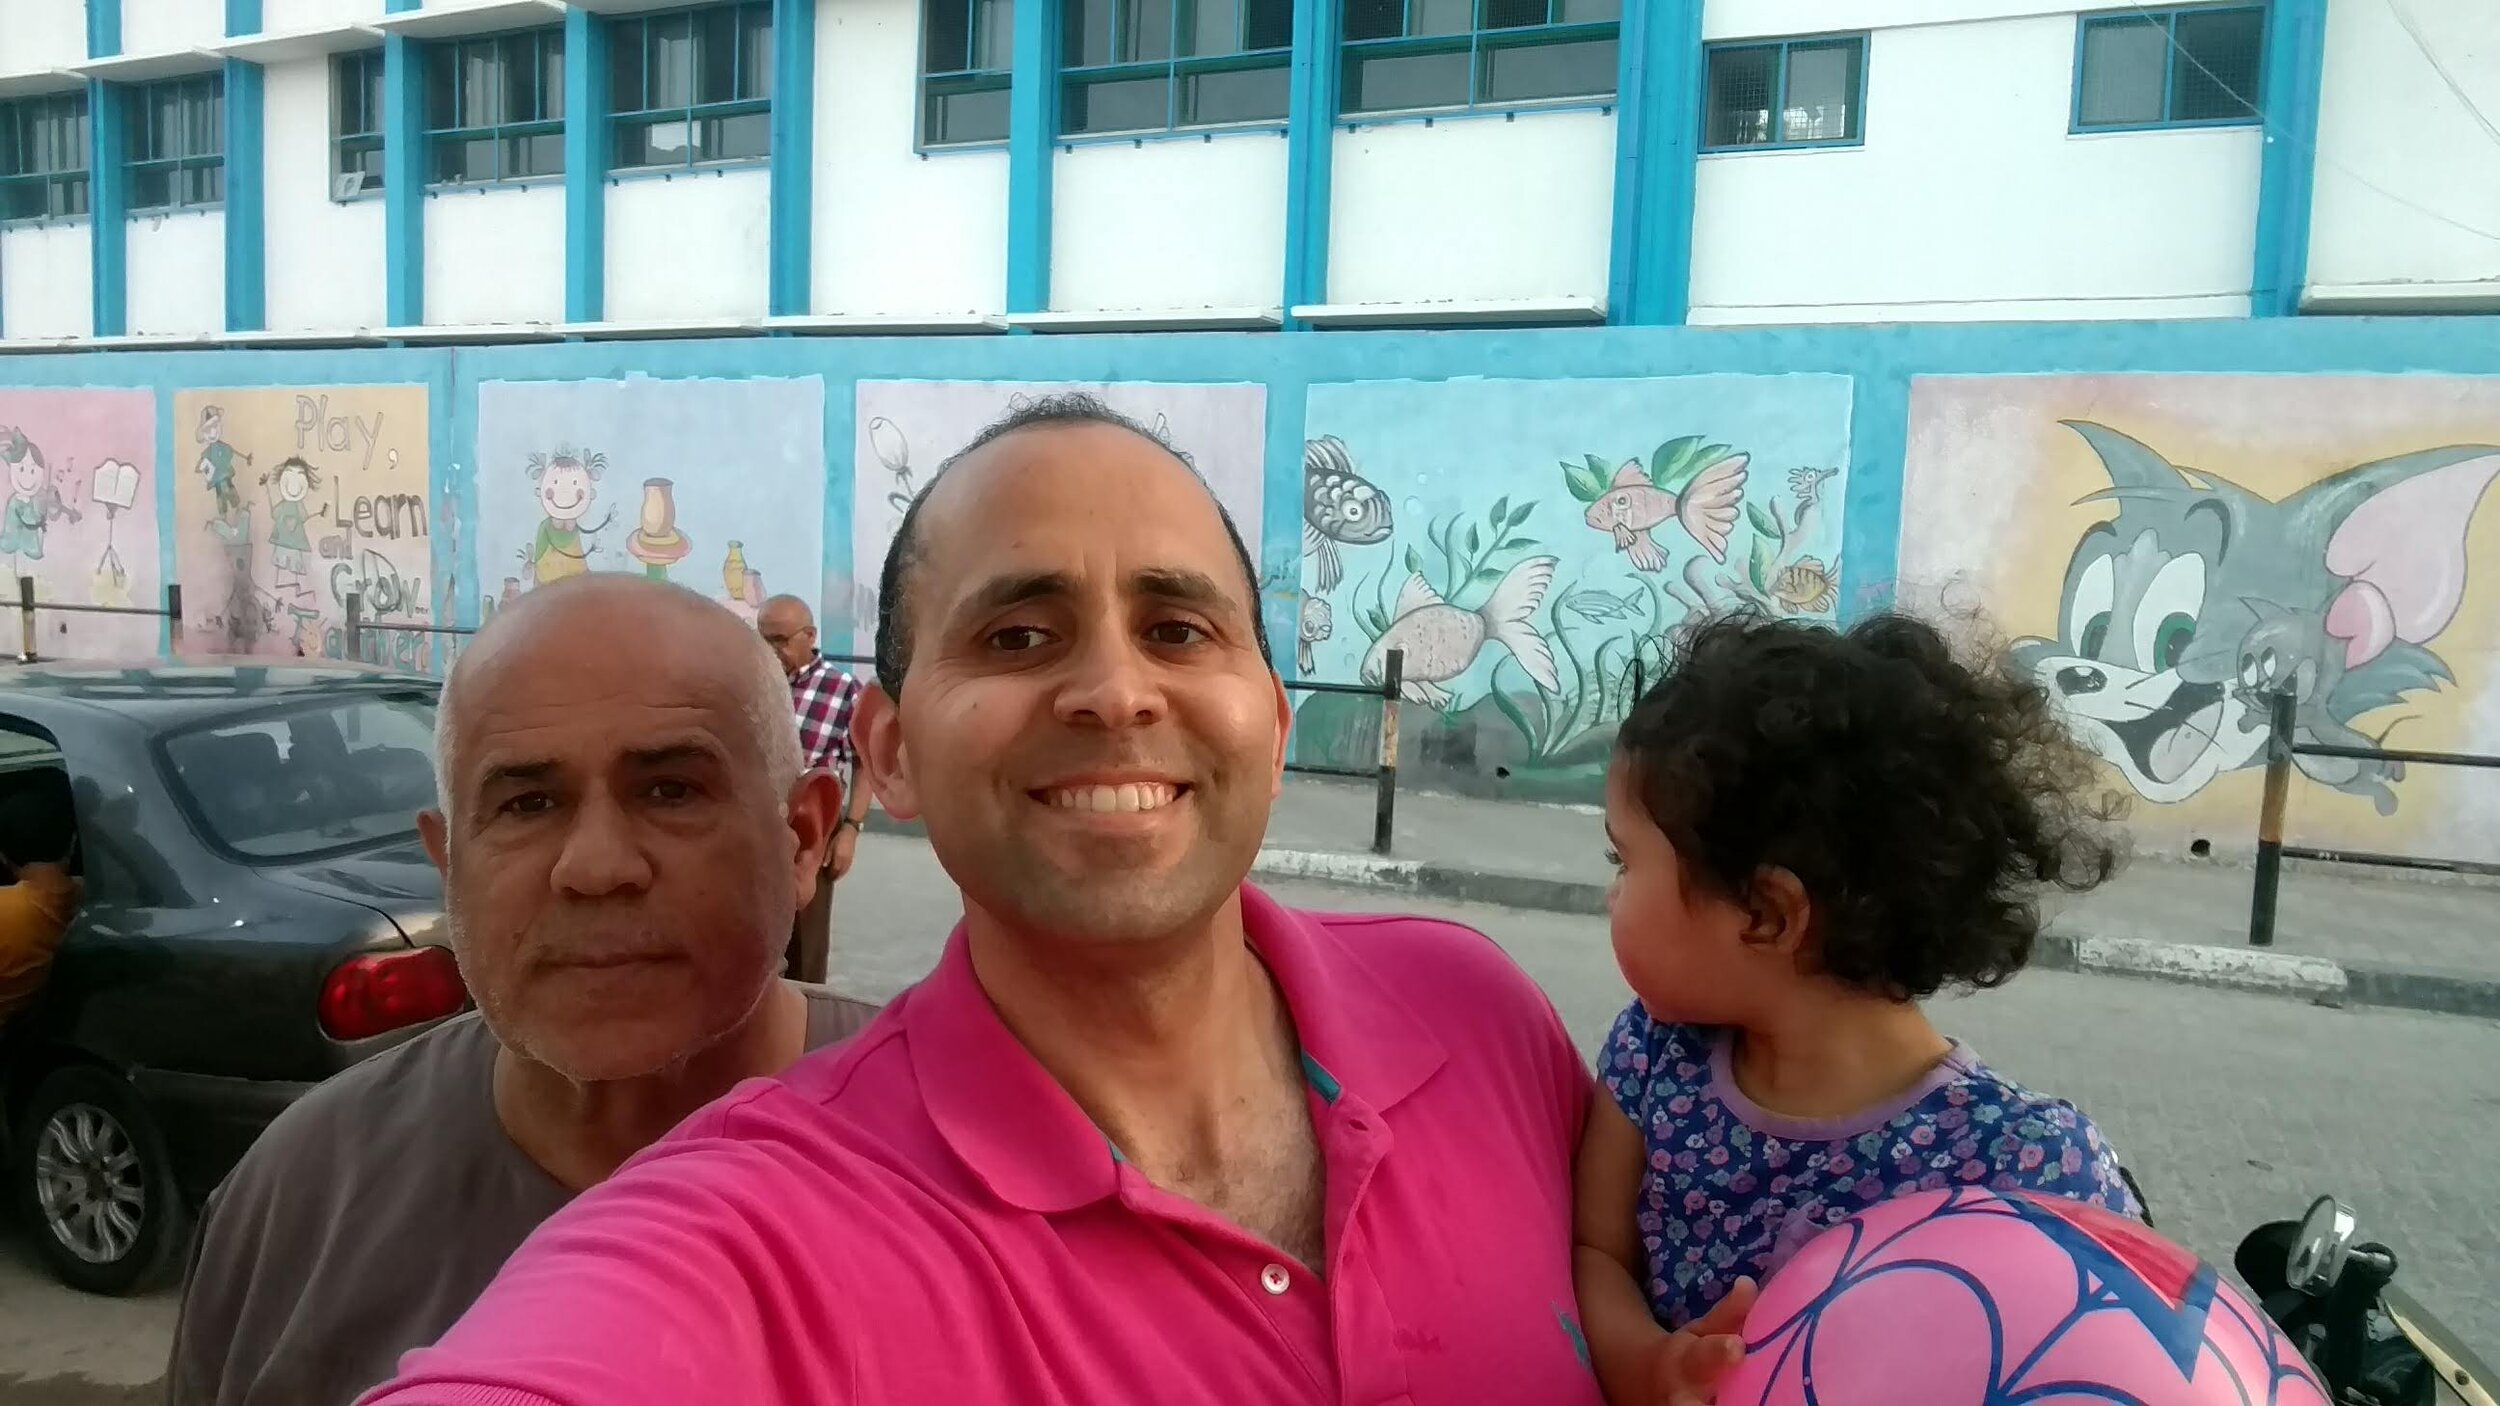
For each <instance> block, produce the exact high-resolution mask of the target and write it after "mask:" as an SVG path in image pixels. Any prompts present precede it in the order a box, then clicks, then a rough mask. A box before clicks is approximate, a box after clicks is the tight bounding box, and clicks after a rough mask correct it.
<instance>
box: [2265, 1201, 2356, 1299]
mask: <svg viewBox="0 0 2500 1406" xmlns="http://www.w3.org/2000/svg"><path fill="white" fill-rule="evenodd" d="M2357 1229H2358V1226H2357V1224H2356V1222H2355V1221H2354V1220H2353V1214H2352V1212H2351V1211H2349V1210H2347V1209H2345V1207H2344V1203H2342V1202H2341V1201H2338V1200H2336V1199H2335V1198H2334V1197H2332V1196H2321V1197H2319V1198H2318V1199H2317V1201H2316V1203H2315V1204H2313V1205H2311V1206H2310V1207H2309V1214H2308V1215H2306V1216H2303V1217H2301V1221H2300V1230H2299V1232H2298V1233H2297V1234H2295V1235H2294V1236H2293V1237H2292V1253H2291V1256H2290V1258H2289V1259H2288V1260H2287V1261H2286V1262H2285V1264H2284V1266H2283V1280H2284V1282H2285V1283H2286V1284H2288V1285H2290V1286H2291V1287H2292V1288H2294V1289H2297V1290H2299V1291H2300V1292H2302V1293H2304V1294H2307V1295H2309V1296H2311V1297H2313V1298H2315V1297H2319V1296H2322V1295H2324V1294H2325V1293H2326V1292H2327V1291H2328V1290H2329V1289H2332V1288H2334V1287H2335V1281H2336V1280H2338V1279H2340V1278H2342V1277H2343V1274H2344V1262H2345V1260H2347V1259H2349V1258H2350V1257H2351V1254H2352V1239H2353V1235H2354V1233H2355V1232H2356V1230H2357Z"/></svg>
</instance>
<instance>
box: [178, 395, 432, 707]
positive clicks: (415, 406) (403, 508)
mask: <svg viewBox="0 0 2500 1406" xmlns="http://www.w3.org/2000/svg"><path fill="white" fill-rule="evenodd" d="M173 416H174V421H173V426H172V429H173V443H174V455H175V466H174V522H173V537H174V561H175V568H176V574H177V576H178V577H179V579H180V580H181V582H182V597H183V599H182V609H183V628H184V637H183V648H184V650H185V652H187V653H192V654H269V655H286V656H296V657H304V658H331V659H337V658H344V657H346V654H347V634H346V626H347V598H348V596H349V595H350V594H354V593H361V594H362V596H363V610H364V615H365V618H366V619H368V620H375V621H392V620H397V621H406V622H412V623H424V622H427V621H431V620H435V619H437V618H438V609H439V607H440V605H441V601H440V600H438V598H437V592H436V582H437V580H438V579H439V578H438V576H437V572H436V569H435V532H436V528H437V519H438V516H439V515H438V511H437V508H438V505H437V504H436V503H435V501H434V498H433V477H432V474H431V472H430V469H429V464H430V460H429V457H428V446H427V434H428V424H427V418H426V390H425V387H423V386H304V387H296V386H257V387H250V388H238V389H227V390H183V391H178V392H176V393H175V395H174V396H173ZM362 652H363V654H364V656H365V657H366V658H367V659H368V660H369V661H371V662H387V663H390V664H392V665H395V666H397V667H400V668H413V669H428V670H430V669H433V668H436V667H437V666H438V664H439V662H440V661H439V660H438V659H437V655H438V653H439V646H438V644H437V642H436V639H435V637H433V636H428V635H419V634H413V633H408V632H404V631H402V632H388V631H385V632H377V633H375V634H374V635H373V636H371V637H369V640H368V642H367V643H366V644H365V646H364V647H363V650H362Z"/></svg>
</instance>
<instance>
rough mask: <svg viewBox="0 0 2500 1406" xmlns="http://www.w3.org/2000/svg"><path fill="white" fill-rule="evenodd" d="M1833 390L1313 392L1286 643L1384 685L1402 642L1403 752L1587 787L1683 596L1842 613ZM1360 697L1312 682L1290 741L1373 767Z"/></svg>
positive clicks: (1593, 384)
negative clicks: (1294, 598)
mask: <svg viewBox="0 0 2500 1406" xmlns="http://www.w3.org/2000/svg"><path fill="white" fill-rule="evenodd" d="M1849 402H1850V383H1849V380H1848V378H1846V377H1841V376H1692V377H1676V378H1661V379H1646V380H1544V381H1473V380H1467V381H1438V382H1411V381H1380V382H1357V383H1351V384H1345V385H1319V386H1313V387H1311V389H1310V401H1309V420H1308V435H1309V438H1308V441H1307V443H1306V444H1305V445H1304V450H1303V461H1302V507H1303V511H1302V518H1303V527H1302V548H1303V549H1302V591H1303V602H1302V613H1301V623H1300V629H1299V631H1298V632H1297V633H1298V638H1297V639H1296V641H1295V650H1296V662H1297V664H1298V665H1299V667H1300V669H1301V671H1302V672H1303V674H1305V675H1306V676H1309V677H1313V678H1320V679H1329V680H1338V681H1344V680H1359V681H1361V682H1365V683H1377V682H1379V681H1381V679H1382V677H1383V673H1384V671H1385V668H1386V661H1387V657H1388V653H1389V651H1390V650H1391V649H1399V650H1403V651H1404V678H1403V692H1404V695H1405V697H1406V698H1407V700H1408V701H1409V702H1410V703H1413V704H1418V705H1421V707H1420V708H1408V709H1407V710H1406V712H1405V715H1404V719H1403V722H1404V731H1405V736H1406V737H1407V738H1409V739H1411V750H1412V751H1413V752H1414V754H1415V755H1414V756H1413V757H1412V758H1411V759H1404V758H1402V760H1401V765H1402V766H1404V765H1420V766H1421V767H1422V768H1423V769H1424V771H1425V772H1426V774H1427V776H1428V777H1429V778H1431V779H1432V780H1435V781H1438V782H1441V783H1443V784H1456V785H1459V786H1461V787H1466V788H1469V789H1484V788H1498V789H1502V790H1506V791H1510V792H1513V793H1517V794H1522V795H1527V796H1536V797H1544V798H1553V799H1573V800H1583V801H1593V800H1596V799H1597V798H1599V797H1600V796H1601V795H1602V794H1603V790H1604V781H1605V767H1606V760H1607V757H1608V755H1609V753H1610V750H1611V748H1612V746H1613V738H1614V729H1615V726H1616V724H1617V723H1618V722H1620V721H1621V720H1622V717H1623V714H1624V712H1625V711H1626V709H1627V708H1628V706H1629V704H1630V701H1631V699H1632V697H1633V690H1634V687H1635V684H1636V683H1637V682H1638V681H1639V680H1641V679H1644V678H1648V679H1654V678H1656V677H1657V676H1658V671H1659V668H1660V665H1661V662H1662V660H1663V658H1664V651H1665V645H1666V639H1667V637H1668V635H1669V634H1670V632H1671V631H1673V629H1674V628H1675V626H1676V625H1677V624H1678V623H1679V622H1681V621H1682V620H1683V619H1684V618H1685V617H1686V616H1687V615H1688V614H1691V613H1693V612H1695V611H1702V610H1709V609H1718V608H1724V607H1727V606H1730V605H1735V604H1739V603H1746V604H1751V605H1755V606H1758V607H1761V608H1763V609H1766V610H1770V611H1773V612H1776V613H1778V614H1781V615H1791V616H1810V617H1816V618H1824V619H1829V618H1832V617H1833V616H1834V614H1835V612H1836V610H1837V609H1838V606H1839V600H1838V582H1839V579H1840V545H1841V512H1842V505H1843V503H1844V501H1845V500H1846V493H1845V492H1844V488H1845V485H1844V483H1843V481H1842V475H1843V473H1844V471H1845V469H1846V466H1847V464H1848V461H1849ZM1377 713H1378V707H1377V705H1375V704H1371V703H1369V702H1368V701H1367V700H1364V699H1360V698H1346V697H1329V696H1310V697H1306V698H1305V699H1303V700H1302V702H1301V704H1300V711H1299V713H1298V714H1297V719H1298V726H1297V729H1296V739H1295V748H1296V754H1297V756H1298V757H1299V758H1300V759H1301V760H1305V761H1311V762H1319V763H1324V764H1333V765H1347V766H1359V765H1363V764H1365V763H1366V762H1368V761H1369V760H1370V755H1369V749H1370V748H1371V747H1372V746H1373V745H1375V744H1374V743H1373V741H1372V739H1373V738H1374V737H1375V736H1376V733H1375V731H1374V729H1375V728H1376V727H1377Z"/></svg>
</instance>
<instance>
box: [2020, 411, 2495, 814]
mask: <svg viewBox="0 0 2500 1406" xmlns="http://www.w3.org/2000/svg"><path fill="white" fill-rule="evenodd" d="M2063 423H2065V424H2066V425H2067V426H2068V427H2069V428H2071V429H2073V430H2074V431H2075V432H2076V433H2077V434H2079V435H2081V436H2083V438H2084V440H2085V442H2086V443H2087V444H2089V445H2090V446H2091V448H2092V451H2093V453H2094V454H2095V455H2096V456H2097V457H2098V458H2099V460H2100V464H2101V467H2102V469H2103V470H2104V471H2105V472H2106V473H2107V474H2108V477H2109V484H2110V486H2109V487H2108V488H2107V489H2104V490H2101V491H2100V492H2097V493H2093V494H2091V495H2089V496H2087V497H2086V498H2084V499H2083V500H2082V501H2083V502H2085V503H2096V502H2112V503H2115V504H2117V506H2118V513H2117V516H2116V517H2114V518H2112V519H2110V520H2109V521H2106V522H2101V523H2096V524H2095V525H2093V526H2092V527H2091V528H2089V529H2087V530H2086V531H2085V532H2084V534H2083V536H2082V538H2081V540H2080V541H2078V542H2077V543H2076V545H2075V549H2074V555H2073V557H2072V559H2071V560H2070V561H2069V562H2068V565H2067V568H2066V580H2065V589H2064V591H2063V592H2062V593H2061V595H2060V598H2059V618H2058V621H2057V625H2058V634H2057V635H2056V637H2054V638H2049V639H2027V640H2022V641H2019V642H2017V643H2016V644H2015V646H2014V648H2013V658H2014V661H2015V662H2016V663H2017V664H2018V665H2019V666H2020V667H2022V668H2023V669H2025V670H2027V671H2028V672H2030V673H2031V674H2032V675H2033V676H2035V677H2036V678H2038V679H2039V681H2040V682H2041V683H2042V685H2044V686H2045V687H2047V688H2048V689H2049V691H2050V693H2051V694H2052V696H2054V697H2055V698H2056V699H2057V700H2058V701H2059V703H2060V704H2061V705H2062V706H2063V708H2064V710H2065V712H2066V714H2067V716H2068V719H2069V720H2070V722H2071V723H2072V724H2073V725H2074V726H2075V728H2076V729H2077V731H2078V733H2079V735H2081V736H2082V737H2083V738H2084V739H2085V741H2086V742H2087V743H2089V744H2090V745H2091V746H2092V747H2093V748H2094V750H2096V751H2097V752H2098V753H2099V754H2100V755H2101V756H2102V757H2104V758H2105V759H2107V760H2108V762H2109V763H2110V764H2111V765H2112V766H2114V767H2116V768H2117V769H2118V770H2119V771H2120V772H2121V773H2122V774H2123V775H2125V777H2126V778H2127V781H2128V783H2129V784H2130V785H2131V786H2133V787H2134V789H2135V790H2136V792H2137V793H2138V794H2140V795H2142V796H2143V797H2144V798H2145V799H2147V800H2151V801H2157V802H2176V801H2183V800H2186V799H2187V798H2188V797H2190V796H2193V795H2195V794H2196V793H2197V792H2199V791H2201V790H2203V789H2204V787H2205V786H2206V784H2207V783H2209V782H2211V781H2212V780H2213V779H2214V778H2215V777H2216V776H2219V775H2222V774H2223V773H2225V772H2229V771H2233V770H2236V769H2238V768H2241V767H2248V766H2256V765H2262V764H2263V761H2264V748H2265V741H2266V728H2267V709H2268V706H2269V702H2270V699H2271V698H2272V696H2273V695H2274V694H2275V693H2277V692H2279V691H2281V690H2283V689H2286V688H2288V689H2290V690H2291V691H2292V693H2293V695H2294V698H2295V710H2294V715H2293V716H2294V731H2295V733H2296V735H2297V736H2298V737H2299V738H2300V739H2301V740H2304V741H2314V742H2323V743H2330V744H2338V745H2347V746H2358V745H2369V744H2373V743H2375V742H2377V741H2378V740H2379V739H2380V738H2381V737H2384V736H2385V733H2386V730H2387V728H2388V727H2391V726H2393V725H2394V723H2392V722H2390V723H2387V724H2385V725H2383V726H2381V727H2380V728H2379V730H2378V732H2377V734H2376V735H2373V734H2371V733H2369V732H2365V731H2363V730H2362V729H2361V728H2360V727H2358V726H2357V725H2356V724H2357V722H2358V721H2359V720H2361V719H2362V718H2364V717H2365V716H2366V715H2368V714H2372V713H2375V712H2377V711H2379V710H2381V709H2384V708H2387V707H2390V706H2391V705H2394V704H2397V703H2400V702H2402V701H2404V700H2405V699H2406V698H2408V697H2410V696H2412V695H2414V694H2416V693H2419V692H2423V691H2426V690H2431V689H2435V688H2437V687H2438V686H2439V685H2440V684H2442V683H2445V682H2450V681H2452V679H2453V675H2452V674H2451V673H2450V672H2449V669H2448V665H2447V663H2446V662H2445V661H2444V660H2442V659H2441V658H2440V656H2439V655H2438V654H2436V653H2434V652H2433V651H2432V650H2431V649H2430V648H2429V646H2430V644H2431V643H2432V642H2433V641H2434V640H2436V639H2437V638H2438V637H2439V635H2440V633H2441V632H2442V631H2443V630H2445V629H2446V628H2447V627H2448V625H2449V623H2450V622H2451V621H2452V620H2454V619H2455V617H2456V614H2457V610H2458V607H2459V606H2460V605H2461V604H2462V603H2463V602H2464V599H2465V587H2466V571H2467V563H2466V532H2467V528H2468V527H2469V526H2470V525H2471V523H2472V521H2473V517H2474V513H2475V510H2476V508H2477V507H2478V506H2479V505H2480V503H2481V502H2482V500H2483V498H2484V496H2485V494H2486V491H2487V490H2488V489H2489V488H2490V487H2491V484H2492V481H2493V479H2494V478H2496V477H2500V446H2495V445H2487V444H2463V445H2450V446H2446V447H2443V448H2438V449H2427V450H2423V451H2421V452H2419V453H2413V454H2405V455H2400V456H2398V457H2396V458H2392V459H2382V460H2378V461H2376V462H2374V463H2367V464H2362V465H2358V466H2356V467H2353V468H2349V469H2345V470H2343V471H2341V472H2339V473H2336V474H2334V475H2332V476H2330V477H2327V478H2325V479H2321V480H2319V481H2318V482H2316V483H2313V484H2310V485H2309V486H2308V487H2306V488H2303V489H2301V490H2300V491H2298V492H2296V493H2293V494H2290V495H2289V496H2287V497H2285V498H2283V499H2282V500H2280V501H2275V500H2271V499H2268V498H2266V497H2264V496H2263V495H2261V494H2258V493H2254V492H2251V491H2250V490H2248V489H2245V488H2242V487H2240V486H2239V485H2238V484H2235V483H2233V482H2231V481H2230V480H2228V479H2226V478H2223V477H2222V476H2220V475H2218V474H2215V473H2211V472H2209V471H2206V470H2202V469H2194V468H2186V467H2181V466H2178V465H2174V464H2172V463H2170V462H2169V461H2168V460H2166V459H2164V458H2163V457H2162V456H2161V455H2160V454H2158V453H2156V452H2155V451H2154V450H2152V449H2151V448H2149V447H2147V446H2146V445H2144V444H2142V443H2139V442H2138V441H2136V440H2134V439H2131V438H2129V437H2128V436H2126V435H2124V434H2121V433H2119V432H2118V431H2117V430H2114V429H2111V428H2109V427H2108V426H2106V425H2099V424H2094V423H2091V422H2089V421H2079V420H2069V421H2065V422H2063ZM2398 721H2401V719H2399V720H2398ZM2300 764H2301V768H2302V770H2303V771H2304V772H2305V773H2306V774H2307V775H2308V776H2309V777H2310V778H2311V779H2312V780H2315V781H2317V782H2319V783H2320V784H2322V785H2326V786H2331V787H2334V788H2335V789H2337V790H2341V791H2346V792H2349V793H2351V794H2353V795H2357V796H2366V797H2368V798H2369V800H2370V801H2371V803H2372V804H2373V805H2374V806H2375V807H2376V808H2377V809H2378V811H2379V813H2380V814H2382V815H2385V814H2392V813H2393V812H2394V811H2395V809H2396V804H2397V797H2396V790H2395V786H2396V783H2397V782H2399V781H2401V780H2403V779H2404V772H2403V768H2402V767H2401V766H2400V765H2395V764H2388V763H2380V762H2371V761H2355V760H2351V759H2344V758H2309V757H2304V758H2301V759H2300Z"/></svg>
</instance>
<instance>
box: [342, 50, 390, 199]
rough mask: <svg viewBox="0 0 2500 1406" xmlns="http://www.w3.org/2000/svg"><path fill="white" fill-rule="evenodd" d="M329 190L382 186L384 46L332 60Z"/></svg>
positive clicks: (346, 193)
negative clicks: (331, 153) (380, 48)
mask: <svg viewBox="0 0 2500 1406" xmlns="http://www.w3.org/2000/svg"><path fill="white" fill-rule="evenodd" d="M330 131H331V148H332V152H333V155H332V157H331V162H330V193H331V194H332V195H333V196H335V197H337V198H338V199H341V200H345V199H348V198H349V197H351V196H355V195H361V194H363V193H364V192H366V191H374V190H380V189H381V188H382V51H381V50H379V49H373V50H370V51H368V52H365V53H361V54H341V55H339V56H338V57H336V58H334V59H332V60H330Z"/></svg>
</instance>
